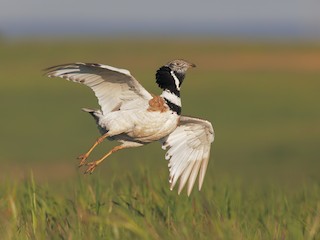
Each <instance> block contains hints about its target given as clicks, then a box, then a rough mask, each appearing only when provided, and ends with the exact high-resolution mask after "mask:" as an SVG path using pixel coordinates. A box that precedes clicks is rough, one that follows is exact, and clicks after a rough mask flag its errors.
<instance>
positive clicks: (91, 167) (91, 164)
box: [84, 161, 99, 174]
mask: <svg viewBox="0 0 320 240" xmlns="http://www.w3.org/2000/svg"><path fill="white" fill-rule="evenodd" d="M98 164H99V162H97V161H94V162H89V163H86V166H88V168H87V170H86V171H85V172H84V174H88V173H90V174H91V173H93V171H94V170H95V169H96V167H97V166H98Z"/></svg>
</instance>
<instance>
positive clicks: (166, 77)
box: [156, 66, 185, 97]
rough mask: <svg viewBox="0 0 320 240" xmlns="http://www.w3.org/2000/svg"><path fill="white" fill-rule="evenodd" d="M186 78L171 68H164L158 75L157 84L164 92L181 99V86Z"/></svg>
mask: <svg viewBox="0 0 320 240" xmlns="http://www.w3.org/2000/svg"><path fill="white" fill-rule="evenodd" d="M173 75H174V76H175V77H176V78H175V77H174V76H173ZM184 77H185V75H184V74H181V73H178V72H174V71H172V70H171V69H170V68H169V67H167V66H163V67H161V68H159V69H158V71H157V73H156V82H157V84H158V85H159V87H160V88H162V89H163V90H168V91H170V92H172V93H174V94H175V95H176V96H178V97H180V86H181V84H182V82H183V80H184Z"/></svg>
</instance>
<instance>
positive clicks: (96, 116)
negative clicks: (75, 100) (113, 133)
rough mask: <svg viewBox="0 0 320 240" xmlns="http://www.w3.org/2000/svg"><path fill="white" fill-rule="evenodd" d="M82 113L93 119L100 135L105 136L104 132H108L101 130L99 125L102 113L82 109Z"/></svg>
mask: <svg viewBox="0 0 320 240" xmlns="http://www.w3.org/2000/svg"><path fill="white" fill-rule="evenodd" d="M82 111H84V112H87V113H89V114H90V115H91V116H92V117H93V118H94V120H95V121H96V124H97V125H98V129H99V131H100V133H101V134H105V133H106V132H108V130H107V129H105V128H103V127H102V126H101V125H100V123H99V122H100V118H102V117H103V115H102V112H101V111H100V110H93V109H90V108H82Z"/></svg>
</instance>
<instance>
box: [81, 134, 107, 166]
mask: <svg viewBox="0 0 320 240" xmlns="http://www.w3.org/2000/svg"><path fill="white" fill-rule="evenodd" d="M108 136H109V135H108V133H105V134H103V135H102V136H101V137H99V138H98V139H97V140H96V141H95V143H94V144H93V145H92V147H91V148H90V149H89V151H88V152H86V153H85V154H81V155H80V156H79V157H78V159H80V160H81V161H80V163H79V167H81V166H83V165H84V164H85V163H86V160H87V158H88V157H89V155H90V153H91V152H92V151H93V149H94V148H95V147H96V146H97V145H98V144H99V143H101V142H102V141H103V140H104V139H105V138H107V137H108Z"/></svg>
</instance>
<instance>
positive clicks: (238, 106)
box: [0, 39, 320, 240]
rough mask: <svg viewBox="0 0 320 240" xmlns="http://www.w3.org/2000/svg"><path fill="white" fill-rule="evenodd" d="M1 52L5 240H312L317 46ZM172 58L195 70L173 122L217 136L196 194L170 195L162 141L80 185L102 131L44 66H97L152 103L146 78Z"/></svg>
mask: <svg viewBox="0 0 320 240" xmlns="http://www.w3.org/2000/svg"><path fill="white" fill-rule="evenodd" d="M0 53H1V58H0V66H1V71H0V80H1V88H0V110H1V125H0V132H1V135H0V144H1V151H0V162H1V168H0V236H1V239H290V240H291V239H320V174H319V169H320V162H319V159H320V153H319V145H320V127H319V122H320V104H319V102H320V95H319V89H320V81H319V78H320V45H318V44H311V43H309V44H307V43H305V44H302V43H295V44H294V43H291V44H284V43H277V44H276V43H268V44H267V43H245V42H228V41H213V40H208V39H204V40H193V39H190V40H188V41H182V40H180V39H173V40H169V39H166V40H163V41H160V40H156V39H153V40H145V41H141V40H139V39H132V40H128V39H127V40H125V39H115V40H102V39H100V40H90V41H86V40H80V41H79V40H78V41H73V40H72V39H69V40H66V41H49V40H47V41H44V40H43V41H40V40H39V41H31V40H29V41H17V42H6V41H2V42H0ZM174 58H184V59H188V60H190V61H192V62H194V63H195V64H197V68H196V69H192V70H191V71H189V72H188V75H187V78H186V81H185V82H184V85H183V89H182V102H183V110H182V111H183V114H186V115H191V116H198V117H202V118H205V119H208V120H209V121H211V122H212V123H213V126H214V128H215V132H216V140H215V142H214V143H213V146H212V154H211V159H210V162H209V166H208V172H207V175H206V178H205V182H204V186H203V189H202V191H201V192H198V191H197V190H196V189H194V191H193V192H192V194H191V196H190V197H189V198H188V197H187V196H186V193H185V192H182V194H181V195H180V196H178V195H177V192H176V189H174V190H173V191H170V190H169V184H168V169H167V162H166V160H164V151H163V150H162V149H161V148H160V145H159V144H158V143H153V144H150V145H148V146H144V147H143V148H136V149H128V150H123V151H122V152H118V153H116V154H115V155H113V156H111V157H110V158H109V159H108V160H107V161H105V162H104V163H103V164H102V165H101V166H100V167H99V168H98V169H97V170H96V172H95V173H94V174H92V175H83V174H82V170H81V169H80V170H79V169H78V168H77V161H76V160H75V158H76V156H77V155H79V154H81V153H83V152H84V151H85V150H87V148H88V147H89V146H90V145H91V144H92V142H93V141H94V140H95V139H96V138H97V137H98V131H97V129H96V127H95V124H94V122H93V120H92V119H91V117H89V116H87V114H85V113H83V112H82V111H81V110H80V108H81V107H96V106H97V102H96V99H95V97H94V95H93V94H92V92H91V91H90V89H87V88H86V87H84V86H81V85H77V84H72V83H69V82H66V81H65V80H63V79H49V78H46V77H45V76H43V75H42V74H43V73H42V69H44V68H46V67H49V66H52V65H56V64H60V63H65V62H74V61H84V62H100V63H106V64H109V65H113V66H117V67H121V68H127V69H129V70H130V71H131V73H132V74H133V75H134V76H135V77H136V78H137V79H139V81H140V82H141V83H142V84H143V86H145V87H146V88H147V89H148V90H149V91H151V92H153V93H155V94H158V93H159V92H160V91H159V90H158V89H157V86H156V84H155V83H154V74H155V70H156V69H157V68H158V67H159V66H161V65H162V64H164V63H166V62H167V61H169V60H172V59H174ZM115 144H116V143H113V142H104V143H103V144H101V146H99V147H98V149H97V150H96V151H95V152H94V153H93V155H92V158H91V159H92V160H94V159H96V158H98V157H99V156H101V155H102V154H104V153H105V152H106V151H107V150H109V149H110V148H111V147H112V146H114V145H115Z"/></svg>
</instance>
